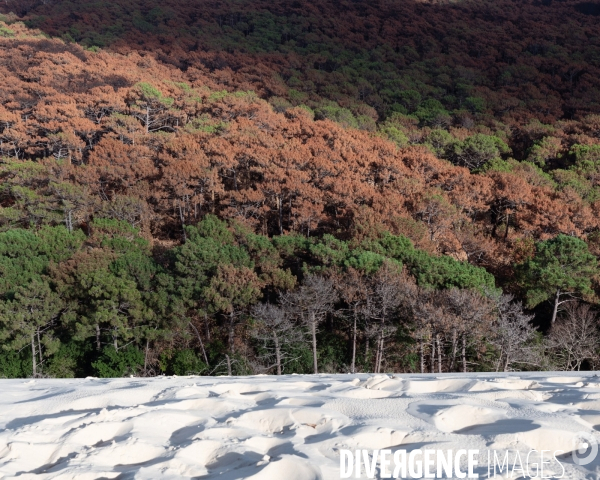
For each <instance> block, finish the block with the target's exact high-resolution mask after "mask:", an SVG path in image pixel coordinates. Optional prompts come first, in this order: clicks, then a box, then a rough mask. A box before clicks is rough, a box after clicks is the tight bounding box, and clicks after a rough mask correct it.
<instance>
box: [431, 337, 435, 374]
mask: <svg viewBox="0 0 600 480" xmlns="http://www.w3.org/2000/svg"><path fill="white" fill-rule="evenodd" d="M430 357H431V373H435V335H431V355H430Z"/></svg>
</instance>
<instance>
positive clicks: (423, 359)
mask: <svg viewBox="0 0 600 480" xmlns="http://www.w3.org/2000/svg"><path fill="white" fill-rule="evenodd" d="M419 347H420V350H421V373H425V351H424V350H425V345H424V344H423V337H421V339H420V345H419Z"/></svg>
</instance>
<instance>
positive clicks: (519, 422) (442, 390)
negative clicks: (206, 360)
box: [0, 373, 600, 480]
mask: <svg viewBox="0 0 600 480" xmlns="http://www.w3.org/2000/svg"><path fill="white" fill-rule="evenodd" d="M0 387H1V389H2V390H1V391H2V395H1V396H0V478H2V479H9V478H17V477H18V478H20V479H27V478H36V479H37V478H40V479H44V478H47V479H50V478H52V479H86V478H89V479H100V478H123V479H125V478H136V479H157V478H161V479H176V478H219V479H223V480H233V479H241V478H251V479H253V480H271V479H273V480H275V479H285V480H312V479H323V480H328V479H338V478H340V476H339V456H340V453H339V452H340V450H341V449H350V450H354V449H358V448H364V449H383V448H389V449H392V450H396V449H406V450H412V449H415V448H433V449H436V448H444V449H460V448H472V449H479V450H481V451H482V452H484V451H486V450H487V449H490V448H494V449H500V450H502V449H511V450H518V451H522V452H527V451H529V450H530V449H536V450H558V449H560V450H565V454H564V455H563V456H562V457H561V458H562V461H563V462H564V467H565V476H564V477H563V478H573V479H595V478H600V460H599V461H594V462H592V463H590V464H589V465H586V466H578V465H575V464H574V463H573V461H572V457H571V456H570V452H571V451H572V450H573V449H574V448H575V447H574V445H576V441H577V438H576V437H577V435H578V434H579V433H580V432H586V433H587V434H589V435H592V436H594V437H598V438H599V439H600V432H599V430H600V378H598V377H596V376H595V375H594V374H589V375H585V374H584V375H582V374H581V373H578V374H577V375H573V376H570V375H568V374H561V373H553V374H551V375H546V374H527V375H526V374H520V375H498V374H489V375H475V374H472V375H459V374H454V375H444V376H441V375H440V376H436V375H354V376H351V375H318V376H298V375H290V376H284V377H280V378H277V377H272V376H257V377H219V378H215V377H179V378H173V377H160V378H153V379H139V378H135V379H114V380H105V379H94V378H89V379H82V380H35V381H32V380H3V381H0ZM479 473H480V478H487V472H486V471H485V469H484V468H483V467H482V469H481V470H480V471H479ZM364 478H366V477H364Z"/></svg>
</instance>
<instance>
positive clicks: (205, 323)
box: [204, 312, 210, 343]
mask: <svg viewBox="0 0 600 480" xmlns="http://www.w3.org/2000/svg"><path fill="white" fill-rule="evenodd" d="M204 326H205V327H206V341H207V342H209V343H210V328H209V326H208V315H207V314H206V312H205V313H204Z"/></svg>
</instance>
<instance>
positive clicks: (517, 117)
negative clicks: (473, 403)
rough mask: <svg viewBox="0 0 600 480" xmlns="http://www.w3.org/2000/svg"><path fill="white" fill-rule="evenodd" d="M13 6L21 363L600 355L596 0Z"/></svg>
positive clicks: (460, 361) (5, 49) (525, 365)
mask: <svg viewBox="0 0 600 480" xmlns="http://www.w3.org/2000/svg"><path fill="white" fill-rule="evenodd" d="M0 11H2V12H4V14H3V15H2V16H0V22H1V23H0V68H1V69H0V78H1V81H0V155H1V158H2V159H1V162H0V177H1V185H0V338H1V339H2V345H3V350H2V352H0V376H2V375H3V376H8V377H18V376H31V375H34V376H40V375H42V376H86V375H99V376H122V375H125V374H141V375H158V374H162V373H167V374H173V373H175V374H186V373H189V372H195V373H202V374H223V373H233V374H243V373H292V372H298V373H303V372H313V371H315V372H316V371H323V372H346V371H376V372H380V371H415V372H418V371H431V372H434V371H435V372H446V371H463V370H464V371H467V370H469V371H470V370H475V371H477V370H512V369H540V368H557V369H580V368H591V367H594V366H596V365H597V362H598V361H599V360H600V356H599V353H600V331H599V330H598V322H597V320H596V312H595V309H596V306H597V302H598V298H597V294H598V292H600V290H599V285H598V278H599V277H598V259H597V255H599V254H600V225H599V222H600V220H599V218H598V217H599V213H600V85H599V83H598V74H599V73H600V34H599V31H598V28H597V20H598V16H597V15H598V13H599V11H598V10H597V9H595V7H594V4H591V3H589V4H588V3H582V2H575V1H556V0H555V1H552V0H545V1H541V2H539V1H531V2H516V1H512V0H503V1H496V2H491V1H486V0H471V1H456V2H450V1H443V0H440V1H437V2H434V1H419V2H417V1H407V2H398V1H391V0H386V1H384V0H382V1H380V2H360V1H354V2H329V1H327V2H319V3H311V2H300V1H289V0H286V1H283V0H282V1H279V2H245V1H241V2H204V1H194V2H185V3H183V2H176V1H175V0H166V1H161V2H155V1H149V2H136V1H134V0H131V1H128V0H119V1H115V2H110V3H104V2H69V1H44V2H35V1H31V2H28V1H16V0H15V1H12V2H11V1H10V0H8V1H7V2H4V3H3V4H2V5H1V6H0Z"/></svg>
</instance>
